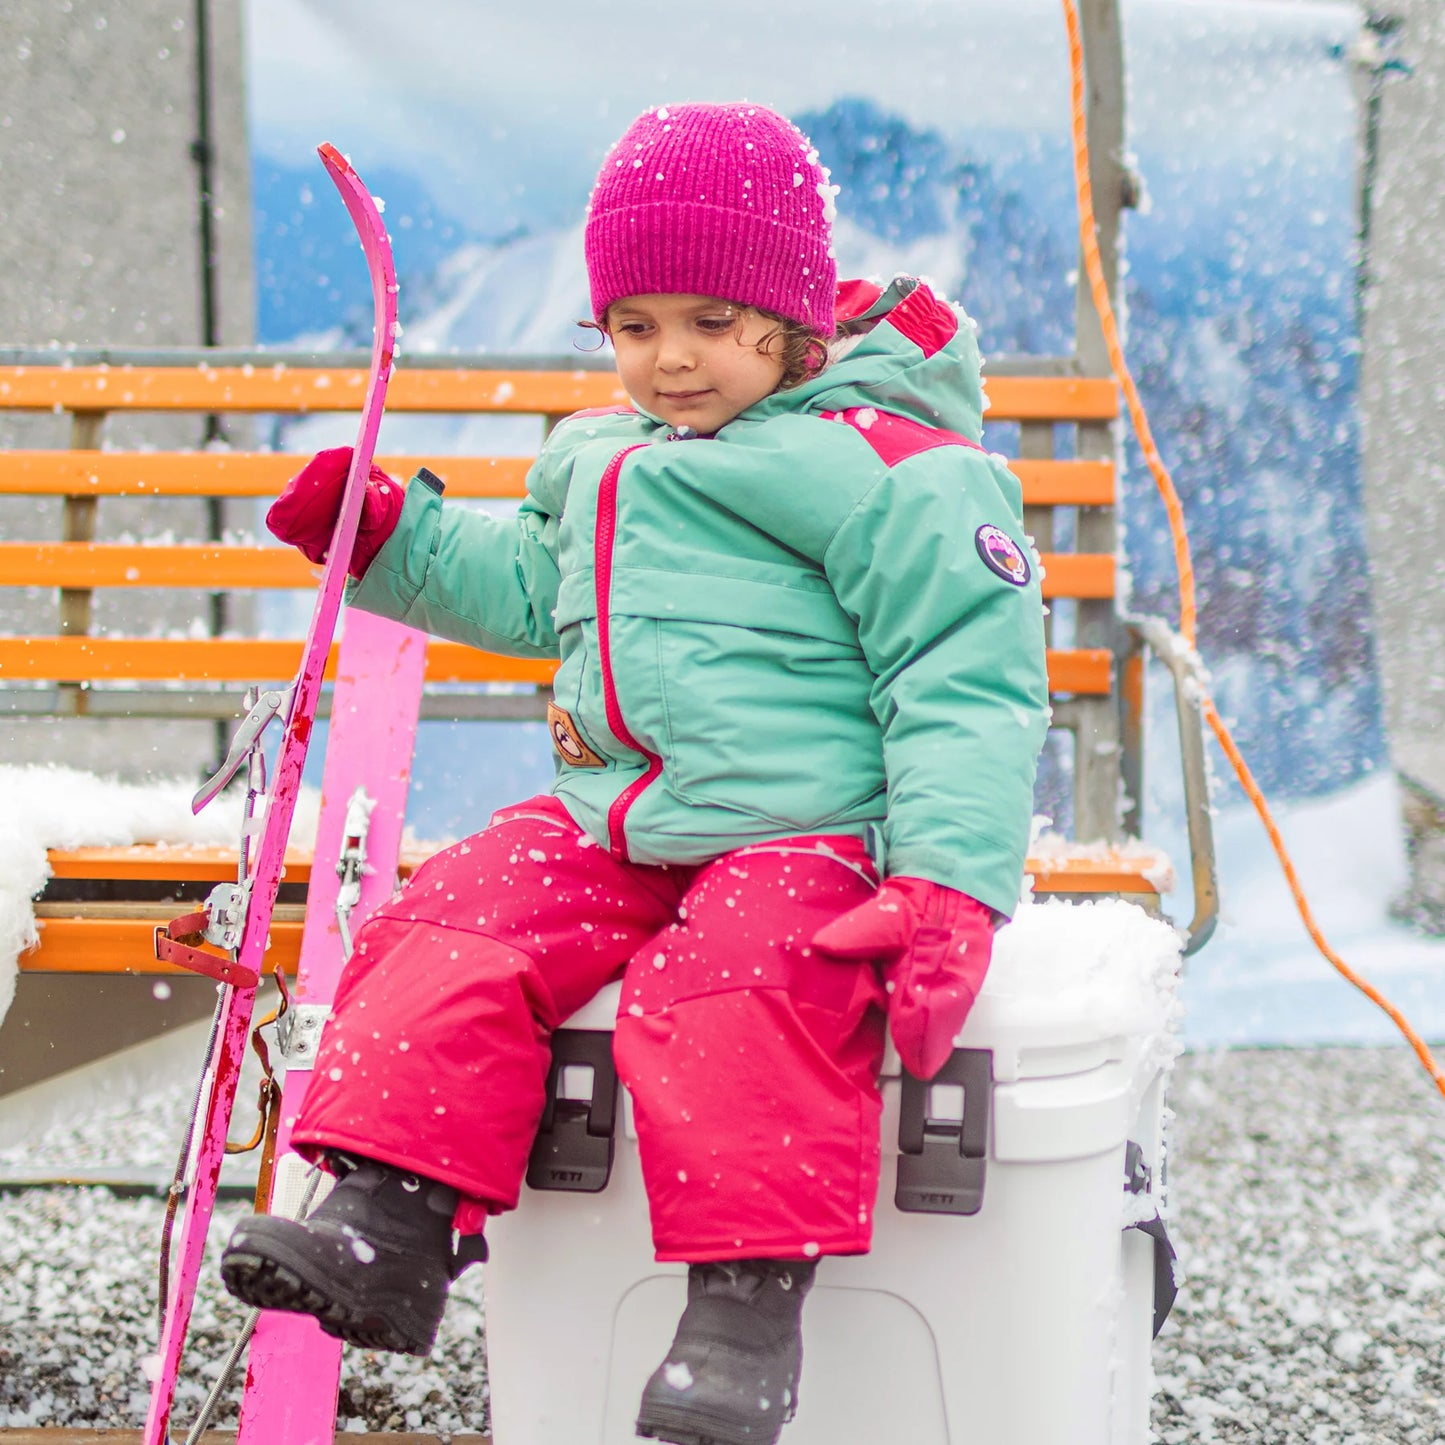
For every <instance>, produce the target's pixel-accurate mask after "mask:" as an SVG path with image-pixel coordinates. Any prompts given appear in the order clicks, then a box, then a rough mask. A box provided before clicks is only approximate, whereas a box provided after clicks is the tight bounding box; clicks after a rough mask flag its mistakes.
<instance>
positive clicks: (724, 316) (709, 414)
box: [607, 296, 783, 436]
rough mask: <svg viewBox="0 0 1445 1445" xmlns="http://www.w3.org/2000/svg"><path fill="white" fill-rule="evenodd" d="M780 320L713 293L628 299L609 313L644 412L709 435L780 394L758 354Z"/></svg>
mask: <svg viewBox="0 0 1445 1445" xmlns="http://www.w3.org/2000/svg"><path fill="white" fill-rule="evenodd" d="M776 327H777V323H776V322H775V321H771V320H769V318H768V317H766V316H759V315H758V314H757V313H756V312H755V311H751V310H749V309H748V308H747V307H743V306H735V305H733V303H732V302H729V301H719V300H718V299H717V298H716V297H713V296H628V297H626V298H625V299H623V300H621V301H615V302H613V304H612V305H611V306H610V307H608V309H607V330H608V333H609V334H610V336H611V337H612V345H613V348H614V349H615V351H616V353H617V373H618V375H619V376H620V377H621V378H622V385H623V386H624V387H625V388H626V389H627V393H628V395H629V396H630V397H631V398H632V399H633V401H635V402H636V403H637V405H638V406H640V407H641V408H642V409H643V411H646V412H651V413H652V415H653V416H658V417H661V418H662V420H663V421H665V422H666V423H667V424H668V425H669V426H673V427H682V426H686V427H691V428H692V429H693V430H694V431H695V432H698V433H699V434H700V435H702V436H709V435H711V434H712V433H713V432H715V431H717V430H718V429H719V428H720V427H723V426H726V425H727V423H728V422H730V421H731V420H732V419H733V418H734V417H735V416H736V415H737V414H738V413H739V412H740V411H745V410H746V409H747V408H748V407H750V406H752V405H753V404H754V403H755V402H759V401H761V400H762V399H763V398H764V397H765V396H769V395H771V394H772V393H773V392H774V391H776V390H777V387H778V383H779V382H780V381H781V380H782V377H783V364H782V362H781V361H780V360H778V359H777V358H775V357H773V356H770V355H766V354H765V353H763V352H761V351H759V350H758V343H759V342H760V341H762V340H763V338H764V337H765V336H767V335H768V333H769V332H771V331H773V330H775V329H776Z"/></svg>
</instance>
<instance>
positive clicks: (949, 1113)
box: [893, 1049, 993, 1214]
mask: <svg viewBox="0 0 1445 1445" xmlns="http://www.w3.org/2000/svg"><path fill="white" fill-rule="evenodd" d="M992 1108H993V1053H992V1052H991V1051H990V1050H988V1049H955V1050H954V1051H953V1053H952V1054H951V1055H950V1056H949V1059H948V1062H947V1063H946V1064H944V1066H943V1067H942V1068H941V1069H940V1070H939V1071H938V1073H937V1074H935V1075H934V1077H933V1078H931V1079H927V1080H924V1079H917V1078H915V1077H914V1076H913V1075H912V1074H910V1073H909V1072H908V1070H907V1069H905V1070H903V1096H902V1099H901V1101H900V1105H899V1114H898V1185H897V1188H896V1190H895V1191H894V1195H893V1202H894V1204H895V1205H896V1206H897V1207H898V1208H899V1209H900V1210H902V1211H903V1212H904V1213H905V1214H977V1213H978V1211H979V1210H980V1209H981V1208H982V1207H983V1181H984V1174H985V1172H986V1170H987V1167H988V1158H987V1155H988V1122H989V1112H990V1110H991V1109H992Z"/></svg>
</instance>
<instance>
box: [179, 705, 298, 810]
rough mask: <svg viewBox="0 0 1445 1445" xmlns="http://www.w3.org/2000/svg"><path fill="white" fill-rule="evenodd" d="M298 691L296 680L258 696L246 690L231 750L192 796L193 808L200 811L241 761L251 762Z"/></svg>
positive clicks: (238, 767)
mask: <svg viewBox="0 0 1445 1445" xmlns="http://www.w3.org/2000/svg"><path fill="white" fill-rule="evenodd" d="M295 694H296V684H295V683H292V684H291V686H290V687H285V688H268V689H267V691H265V692H263V693H261V694H259V696H258V695H257V692H256V689H255V688H251V689H249V690H248V691H247V693H246V707H247V712H246V716H245V718H244V720H243V721H242V723H241V726H240V727H239V728H237V729H236V735H235V737H233V738H232V739H231V751H230V752H228V753H227V754H226V761H225V762H223V763H222V764H221V766H220V767H219V768H218V769H217V770H216V772H215V773H214V774H212V776H211V777H209V778H208V779H207V780H206V781H205V782H204V783H203V784H202V785H201V787H200V790H199V791H198V792H197V793H196V796H195V797H194V798H192V799H191V812H193V813H199V812H200V811H201V809H202V808H204V807H205V806H206V804H207V803H209V802H210V801H211V800H212V799H213V798H214V797H216V796H217V795H218V794H219V793H220V792H221V790H222V789H223V788H224V787H225V786H226V784H227V783H229V782H230V781H231V779H232V778H234V777H235V776H236V774H237V773H239V772H240V771H241V766H242V764H244V763H246V762H248V761H249V760H250V758H251V755H252V753H253V752H255V750H256V749H257V748H258V747H259V746H260V743H261V735H262V733H264V732H265V731H266V728H267V727H268V726H269V724H270V722H271V720H272V719H273V718H277V717H279V718H286V717H288V716H290V713H291V700H292V698H293V697H294V696H295Z"/></svg>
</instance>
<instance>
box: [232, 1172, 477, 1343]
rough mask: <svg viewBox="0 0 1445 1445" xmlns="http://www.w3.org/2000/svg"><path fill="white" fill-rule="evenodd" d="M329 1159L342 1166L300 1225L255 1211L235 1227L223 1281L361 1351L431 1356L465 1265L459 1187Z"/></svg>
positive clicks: (258, 1304) (240, 1295)
mask: <svg viewBox="0 0 1445 1445" xmlns="http://www.w3.org/2000/svg"><path fill="white" fill-rule="evenodd" d="M332 1161H333V1163H334V1164H335V1165H336V1166H337V1167H338V1168H340V1169H345V1170H346V1171H347V1172H346V1173H345V1174H343V1175H342V1177H341V1178H340V1179H338V1180H337V1183H336V1187H335V1188H334V1189H333V1190H332V1191H331V1193H330V1194H328V1195H327V1196H326V1198H325V1199H324V1200H322V1202H321V1203H320V1204H319V1205H318V1206H317V1207H316V1210H315V1211H314V1212H313V1213H312V1214H310V1215H308V1216H307V1217H306V1219H305V1221H304V1222H298V1221H296V1220H294V1219H283V1218H281V1217H279V1216H277V1215H274V1214H257V1215H252V1216H251V1218H249V1219H243V1220H242V1221H241V1223H240V1224H238V1225H237V1226H236V1229H235V1232H234V1233H233V1234H232V1235H231V1242H230V1243H229V1244H228V1245H227V1246H226V1249H225V1252H224V1253H223V1254H222V1255H221V1278H222V1280H224V1281H225V1285H226V1288H227V1289H228V1290H230V1292H231V1293H232V1294H233V1295H235V1296H236V1298H237V1299H240V1300H243V1301H244V1302H245V1303H246V1304H248V1305H251V1306H253V1307H254V1308H256V1309H263V1310H289V1311H291V1312H292V1313H295V1314H304V1315H315V1316H316V1319H317V1320H318V1321H319V1323H320V1325H321V1328H322V1329H323V1330H325V1331H326V1333H327V1334H328V1335H336V1336H337V1337H339V1338H340V1339H343V1340H345V1341H346V1342H347V1343H348V1344H351V1345H360V1346H361V1347H362V1348H363V1349H367V1350H392V1351H395V1352H396V1353H397V1354H403V1355H426V1354H429V1353H430V1352H431V1347H432V1345H433V1343H434V1342H435V1341H436V1335H437V1326H438V1325H440V1324H441V1318H442V1311H443V1310H444V1309H445V1308H446V1302H447V1289H448V1287H449V1286H450V1284H451V1282H452V1280H453V1279H455V1278H456V1276H457V1275H458V1274H460V1273H461V1270H462V1268H464V1267H465V1266H464V1265H461V1264H460V1263H459V1261H458V1257H457V1254H456V1252H455V1251H454V1250H453V1248H452V1214H453V1212H454V1211H455V1210H456V1207H457V1198H458V1196H457V1191H456V1190H455V1189H452V1188H451V1187H450V1186H448V1185H446V1184H438V1183H437V1182H436V1181H435V1180H432V1179H425V1178H422V1177H420V1176H419V1175H416V1174H408V1173H407V1172H406V1171H405V1170H401V1169H393V1168H391V1167H390V1166H389V1165H386V1164H378V1163H377V1162H376V1161H375V1160H372V1159H357V1158H354V1157H352V1156H342V1155H334V1156H332ZM477 1243H478V1244H480V1238H478V1240H477ZM483 1256H484V1251H482V1250H474V1251H473V1252H472V1253H471V1255H470V1258H472V1259H475V1258H481V1257H483Z"/></svg>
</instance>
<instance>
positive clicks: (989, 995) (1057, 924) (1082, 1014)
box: [958, 897, 1182, 1078]
mask: <svg viewBox="0 0 1445 1445" xmlns="http://www.w3.org/2000/svg"><path fill="white" fill-rule="evenodd" d="M1180 949H1181V939H1180V935H1179V933H1178V932H1177V930H1175V929H1174V927H1173V926H1172V925H1170V924H1168V923H1166V922H1165V921H1164V920H1162V919H1160V918H1155V917H1151V916H1150V915H1149V914H1147V913H1146V912H1144V910H1143V909H1142V908H1140V907H1138V906H1137V905H1136V904H1132V903H1125V902H1124V901H1122V900H1121V899H1117V898H1103V899H1099V900H1097V901H1089V902H1077V903H1076V902H1067V901H1065V900H1063V899H1048V900H1043V901H1040V900H1035V899H1031V898H1027V897H1026V898H1025V899H1024V900H1023V902H1021V903H1020V905H1019V909H1018V911H1017V913H1015V915H1014V917H1013V921H1012V922H1011V923H1008V924H1006V925H1005V926H1004V927H1002V928H1000V929H999V931H998V934H997V937H996V938H995V941H994V950H993V962H992V964H991V966H990V968H989V972H988V976H987V978H986V979H985V980H984V985H983V989H982V991H981V992H980V994H979V997H978V1000H977V1002H976V1003H975V1004H974V1006H973V1011H972V1013H971V1014H970V1015H969V1019H968V1022H967V1023H966V1024H965V1025H964V1028H963V1032H962V1033H961V1034H960V1035H959V1038H958V1042H959V1045H960V1046H961V1047H963V1048H988V1049H992V1050H993V1052H994V1072H995V1076H996V1077H999V1078H1012V1077H1018V1076H1019V1075H1020V1073H1021V1072H1022V1073H1034V1072H1036V1071H1037V1070H1036V1069H1034V1068H1030V1067H1029V1066H1028V1064H1027V1062H1026V1060H1025V1058H1024V1056H1025V1055H1027V1054H1029V1053H1033V1054H1034V1055H1035V1057H1036V1059H1037V1058H1042V1057H1046V1056H1047V1055H1048V1054H1049V1053H1050V1052H1051V1051H1052V1052H1054V1053H1055V1054H1056V1055H1057V1056H1058V1057H1059V1058H1060V1059H1063V1058H1064V1057H1066V1056H1067V1055H1068V1053H1069V1051H1074V1052H1075V1057H1076V1058H1080V1059H1082V1058H1087V1057H1088V1056H1090V1055H1091V1054H1092V1055H1093V1056H1095V1057H1097V1059H1098V1061H1099V1062H1102V1061H1103V1058H1105V1057H1110V1058H1127V1059H1130V1060H1133V1061H1137V1062H1138V1064H1139V1065H1140V1066H1142V1067H1146V1068H1147V1069H1148V1070H1149V1072H1150V1073H1151V1074H1152V1072H1154V1071H1155V1070H1156V1069H1159V1068H1164V1067H1167V1065H1168V1064H1169V1063H1170V1061H1172V1059H1173V1058H1174V1057H1175V1056H1176V1055H1177V1054H1178V1053H1179V1051H1180V1044H1179V1039H1178V1030H1179V1019H1180V1015H1181V1012H1182V1008H1181V1005H1180V1003H1179V1001H1178V996H1177V995H1178V984H1179V968H1180V959H1181V953H1180ZM1090 1046H1094V1047H1092V1048H1091V1047H1090ZM1083 1066H1084V1067H1088V1066H1089V1065H1088V1064H1084V1065H1083ZM1076 1067H1077V1065H1076ZM1059 1071H1060V1072H1063V1071H1066V1070H1064V1069H1063V1068H1060V1070H1059Z"/></svg>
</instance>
